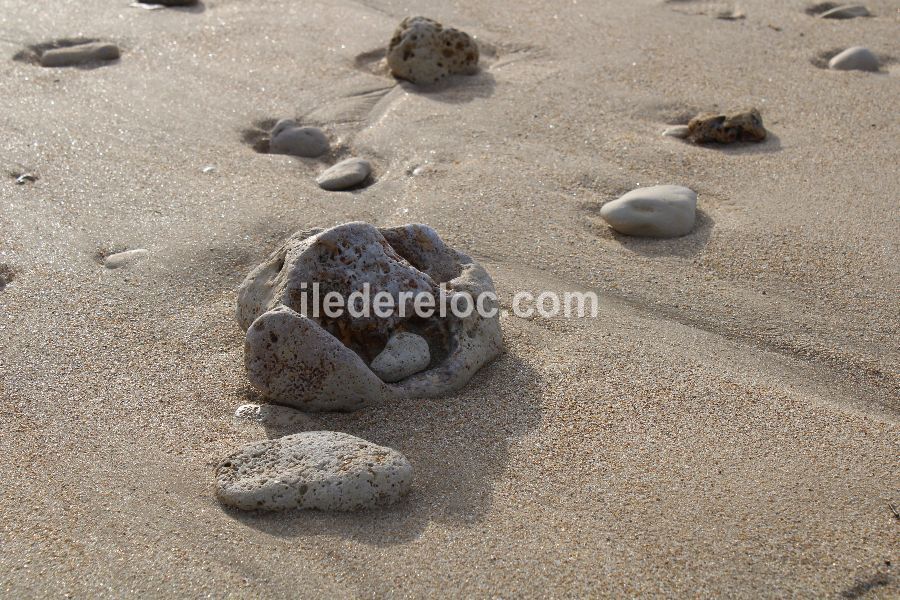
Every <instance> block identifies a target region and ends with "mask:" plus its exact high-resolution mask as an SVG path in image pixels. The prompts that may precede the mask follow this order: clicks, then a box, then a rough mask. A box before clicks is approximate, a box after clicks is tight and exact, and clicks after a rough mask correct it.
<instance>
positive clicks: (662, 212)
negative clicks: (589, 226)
mask: <svg viewBox="0 0 900 600" xmlns="http://www.w3.org/2000/svg"><path fill="white" fill-rule="evenodd" d="M696 212H697V194H696V192H694V191H693V190H691V189H689V188H686V187H682V186H680V185H655V186H652V187H646V188H638V189H636V190H632V191H630V192H628V193H627V194H625V195H624V196H622V197H621V198H618V199H616V200H613V201H612V202H607V203H606V204H604V205H603V207H602V208H601V209H600V216H601V217H603V219H604V220H605V221H606V222H607V223H609V225H610V227H612V228H613V229H615V230H616V231H618V232H619V233H624V234H625V235H634V236H642V237H657V238H671V237H680V236H682V235H686V234H688V233H690V232H691V229H693V228H694V223H695V221H696V218H697V214H696Z"/></svg>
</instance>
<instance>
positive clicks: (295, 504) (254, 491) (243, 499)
mask: <svg viewBox="0 0 900 600" xmlns="http://www.w3.org/2000/svg"><path fill="white" fill-rule="evenodd" d="M411 483H412V466H411V465H410V464H409V461H408V460H407V459H406V457H405V456H403V455H402V454H401V453H399V452H397V451H396V450H393V449H391V448H387V447H384V446H378V445H376V444H373V443H371V442H367V441H366V440H364V439H361V438H358V437H355V436H352V435H349V434H346V433H338V432H334V431H309V432H304V433H296V434H293V435H288V436H285V437H280V438H276V439H273V440H264V441H261V442H254V443H251V444H248V445H246V446H244V447H243V448H241V449H240V450H238V451H237V452H235V453H233V454H232V455H231V456H229V457H228V458H226V459H225V460H224V461H222V462H221V463H220V464H219V467H218V469H217V471H216V496H217V497H218V498H219V500H220V501H222V502H223V503H224V504H227V505H229V506H233V507H235V508H240V509H244V510H286V509H291V508H311V509H317V510H328V511H351V510H359V509H364V508H369V507H373V506H377V505H387V504H393V503H395V502H397V501H398V500H400V499H401V498H402V497H403V496H404V495H406V493H407V492H408V491H409V488H410V485H411Z"/></svg>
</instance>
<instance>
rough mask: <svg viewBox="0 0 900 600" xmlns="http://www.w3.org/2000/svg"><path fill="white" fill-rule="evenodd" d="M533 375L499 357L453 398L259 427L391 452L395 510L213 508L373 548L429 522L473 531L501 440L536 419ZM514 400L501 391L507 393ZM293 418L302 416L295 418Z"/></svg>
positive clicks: (502, 458) (253, 523) (484, 506)
mask: <svg viewBox="0 0 900 600" xmlns="http://www.w3.org/2000/svg"><path fill="white" fill-rule="evenodd" d="M537 377H538V376H537V374H536V373H535V372H534V371H533V369H531V368H530V367H529V366H527V364H526V363H525V362H524V361H523V360H522V359H520V358H519V357H518V356H516V355H514V354H512V353H506V354H504V355H502V356H500V357H499V358H498V359H497V360H496V361H494V362H493V363H492V364H490V365H488V366H486V367H484V368H483V369H481V371H479V372H478V373H477V374H476V375H475V377H473V378H472V380H471V381H470V382H469V383H468V384H467V385H466V387H465V388H463V390H461V391H460V392H458V393H456V394H454V395H452V396H448V397H444V398H439V399H429V400H423V399H408V400H402V401H397V402H395V403H390V404H386V405H382V406H378V407H370V408H366V409H363V410H360V411H356V412H352V413H314V414H311V415H309V418H307V417H306V416H304V417H301V418H299V419H298V422H297V425H296V426H295V427H291V426H286V425H285V422H284V421H285V420H280V421H281V422H280V423H278V424H275V425H270V426H269V427H267V428H266V429H267V433H268V435H269V436H270V437H278V436H281V435H286V434H289V433H297V432H300V431H308V430H309V429H307V427H309V426H311V425H312V426H319V425H320V424H321V428H322V429H326V430H331V431H341V432H346V433H350V434H352V435H356V436H359V437H361V438H363V439H366V440H369V441H371V442H374V443H376V444H381V445H385V446H389V447H391V448H394V449H396V450H399V451H400V452H402V453H403V454H405V455H406V457H407V458H408V459H409V461H410V463H411V464H412V465H413V469H414V480H413V488H412V491H411V492H410V494H409V495H408V496H407V497H406V498H405V499H404V500H402V501H401V502H399V503H398V504H395V505H393V506H390V507H384V508H378V509H371V510H366V511H361V512H355V513H323V512H318V511H311V510H295V511H288V512H283V513H254V512H243V511H239V510H235V509H231V508H226V507H223V509H224V510H225V512H226V514H228V515H230V516H231V517H232V518H234V519H235V520H238V521H240V522H241V523H243V524H245V525H247V526H248V527H253V528H254V529H257V530H259V531H262V532H264V533H266V534H269V535H273V536H277V537H282V538H292V537H299V536H310V535H329V536H334V535H337V536H340V537H343V538H346V539H355V540H359V541H362V542H363V543H366V544H371V545H375V546H389V545H394V544H402V543H406V542H409V541H412V540H415V539H416V538H418V537H419V536H420V535H421V534H422V532H423V531H424V530H425V529H426V528H427V526H428V524H429V523H430V522H431V521H432V520H436V521H439V522H444V523H452V524H459V525H467V524H472V525H473V526H474V524H476V523H477V522H478V521H480V520H481V519H483V517H484V515H485V514H486V513H487V511H488V510H489V509H490V506H491V503H492V498H493V485H494V482H495V481H496V480H497V479H498V478H499V477H501V476H502V475H503V472H504V471H505V469H506V467H507V464H508V462H509V446H510V441H511V438H514V437H518V436H522V435H524V434H526V433H527V432H529V431H531V430H533V429H534V428H536V427H537V426H538V425H539V423H540V420H541V408H540V393H539V386H538V385H537V383H536V382H537V381H538V379H537ZM510 388H512V389H515V390H516V393H515V394H509V389H510ZM301 414H303V413H301Z"/></svg>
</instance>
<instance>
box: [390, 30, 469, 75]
mask: <svg viewBox="0 0 900 600" xmlns="http://www.w3.org/2000/svg"><path fill="white" fill-rule="evenodd" d="M387 62H388V66H389V67H390V69H391V73H393V74H394V76H395V77H397V78H398V79H405V80H407V81H411V82H412V83H418V84H431V83H435V82H437V81H439V80H441V79H443V78H444V77H446V76H447V75H471V74H473V73H475V72H476V71H477V70H478V44H476V43H475V40H473V39H472V38H471V37H470V36H469V34H467V33H464V32H462V31H459V30H458V29H453V28H452V27H447V28H444V26H443V25H441V24H440V23H438V22H437V21H432V20H431V19H426V18H425V17H407V18H406V19H403V21H402V22H401V23H400V26H399V27H397V30H396V31H394V37H392V38H391V41H390V44H389V45H388V53H387Z"/></svg>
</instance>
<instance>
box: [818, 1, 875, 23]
mask: <svg viewBox="0 0 900 600" xmlns="http://www.w3.org/2000/svg"><path fill="white" fill-rule="evenodd" d="M868 16H870V13H869V9H867V8H866V7H865V6H863V5H861V4H845V5H843V6H836V7H834V8H832V9H829V10H826V11H825V12H823V13H820V14H819V17H820V18H822V19H855V18H856V17H868Z"/></svg>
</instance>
